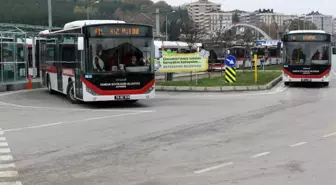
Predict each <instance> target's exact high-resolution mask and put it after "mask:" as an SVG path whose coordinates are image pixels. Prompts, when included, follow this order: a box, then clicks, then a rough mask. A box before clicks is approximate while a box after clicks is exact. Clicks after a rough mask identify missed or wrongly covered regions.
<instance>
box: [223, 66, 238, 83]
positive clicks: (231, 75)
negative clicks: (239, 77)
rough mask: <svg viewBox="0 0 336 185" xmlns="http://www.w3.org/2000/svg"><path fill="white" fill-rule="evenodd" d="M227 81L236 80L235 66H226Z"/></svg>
mask: <svg viewBox="0 0 336 185" xmlns="http://www.w3.org/2000/svg"><path fill="white" fill-rule="evenodd" d="M225 81H226V82H229V83H233V82H236V69H235V68H234V67H226V68H225Z"/></svg>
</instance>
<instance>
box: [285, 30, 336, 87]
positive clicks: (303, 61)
mask: <svg viewBox="0 0 336 185" xmlns="http://www.w3.org/2000/svg"><path fill="white" fill-rule="evenodd" d="M283 47H284V50H283V61H284V65H283V68H282V69H283V73H282V74H283V75H282V80H283V81H284V83H285V85H289V84H290V83H292V82H315V83H316V82H317V83H322V84H323V85H325V86H328V85H329V73H330V71H331V57H332V53H331V52H332V46H331V35H330V34H328V33H326V32H324V31H321V30H298V31H291V32H289V33H287V34H285V35H284V37H283Z"/></svg>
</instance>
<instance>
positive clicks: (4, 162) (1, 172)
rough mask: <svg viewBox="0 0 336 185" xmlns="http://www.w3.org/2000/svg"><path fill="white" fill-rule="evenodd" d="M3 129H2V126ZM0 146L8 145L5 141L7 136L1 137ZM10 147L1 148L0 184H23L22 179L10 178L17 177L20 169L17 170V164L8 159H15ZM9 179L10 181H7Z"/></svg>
mask: <svg viewBox="0 0 336 185" xmlns="http://www.w3.org/2000/svg"><path fill="white" fill-rule="evenodd" d="M0 130H1V131H2V129H1V128H0ZM0 140H1V141H3V142H0V146H8V143H7V142H5V141H6V138H5V137H0ZM10 152H11V150H10V148H0V181H2V182H0V185H22V182H21V181H15V179H12V180H13V181H12V180H10V179H9V178H17V176H19V175H18V171H16V170H15V168H16V166H15V164H14V163H9V162H8V161H13V156H12V155H10ZM6 181H8V182H6Z"/></svg>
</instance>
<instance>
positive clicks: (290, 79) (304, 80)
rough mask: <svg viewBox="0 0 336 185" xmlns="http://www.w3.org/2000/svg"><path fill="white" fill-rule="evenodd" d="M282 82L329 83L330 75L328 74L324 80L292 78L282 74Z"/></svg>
mask: <svg viewBox="0 0 336 185" xmlns="http://www.w3.org/2000/svg"><path fill="white" fill-rule="evenodd" d="M282 81H284V82H329V81H330V75H329V74H327V75H325V76H323V77H322V78H292V77H290V76H289V75H287V74H282Z"/></svg>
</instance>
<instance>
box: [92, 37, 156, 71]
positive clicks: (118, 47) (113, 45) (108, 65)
mask: <svg viewBox="0 0 336 185" xmlns="http://www.w3.org/2000/svg"><path fill="white" fill-rule="evenodd" d="M89 49H90V51H89V62H88V67H87V69H88V72H90V73H106V72H109V73H111V72H126V73H127V72H140V73H152V72H154V67H153V62H154V61H153V58H154V41H153V38H144V37H142V38H136V37H133V38H132V37H117V38H106V37H105V38H89ZM90 61H91V62H90Z"/></svg>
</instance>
